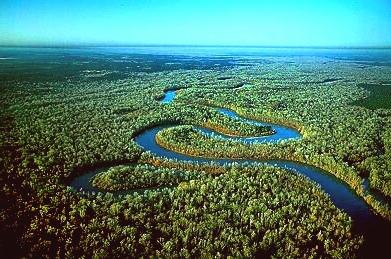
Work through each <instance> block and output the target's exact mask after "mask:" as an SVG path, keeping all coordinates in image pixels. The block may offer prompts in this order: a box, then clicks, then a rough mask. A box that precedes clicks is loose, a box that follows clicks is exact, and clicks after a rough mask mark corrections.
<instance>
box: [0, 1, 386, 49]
mask: <svg viewBox="0 0 391 259" xmlns="http://www.w3.org/2000/svg"><path fill="white" fill-rule="evenodd" d="M139 44H141V45H145V44H146V45H150V44H151V45H154V44H158V45H241V46H247V45H248V46H298V47H363V46H376V47H385V46H386V47H390V46H391V0H325V1H321V0H237V1H234V0H193V1H191V0H160V1H159V0H127V1H125V0H67V1H64V0H0V45H28V46H31V45H50V46H52V45H53V46H57V45H60V46H63V45H65V46H68V45H139Z"/></svg>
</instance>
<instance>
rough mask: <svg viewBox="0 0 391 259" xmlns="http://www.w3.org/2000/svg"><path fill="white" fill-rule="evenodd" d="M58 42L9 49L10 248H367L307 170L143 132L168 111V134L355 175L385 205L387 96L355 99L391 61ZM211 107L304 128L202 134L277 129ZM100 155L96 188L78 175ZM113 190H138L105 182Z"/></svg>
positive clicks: (389, 179)
mask: <svg viewBox="0 0 391 259" xmlns="http://www.w3.org/2000/svg"><path fill="white" fill-rule="evenodd" d="M42 51H44V50H42ZM55 53H56V52H55ZM57 54H58V53H57ZM57 54H56V55H57ZM53 55H54V54H53ZM59 56H61V55H59ZM59 56H56V57H55V58H53V57H52V58H51V57H50V55H49V57H46V59H42V60H39V62H36V63H34V61H31V60H27V61H26V62H23V60H24V59H23V57H22V56H21V57H20V58H19V59H16V60H8V61H4V62H3V64H0V66H1V67H2V68H3V69H2V72H1V73H0V78H1V81H0V84H1V85H0V87H1V95H0V98H1V99H0V104H1V118H0V123H1V178H0V180H1V186H2V191H1V207H2V209H1V212H0V223H1V224H0V225H1V235H0V236H1V246H0V249H1V250H4V251H6V250H7V253H9V254H12V255H19V256H33V257H35V256H66V257H79V256H81V255H84V256H87V257H89V256H98V257H113V256H114V257H121V256H128V257H134V256H162V257H168V256H176V257H190V256H208V255H217V256H219V255H222V256H226V255H232V256H237V257H243V256H244V257H249V256H265V257H266V256H275V257H286V256H287V255H290V256H292V257H307V256H321V257H330V256H332V257H342V258H346V257H352V256H355V255H357V253H358V252H359V248H360V246H362V244H363V242H365V241H363V240H364V239H365V237H363V236H361V235H360V233H356V232H355V231H354V222H352V220H351V219H350V217H349V216H348V215H347V214H346V213H345V212H344V211H342V210H340V209H338V208H336V207H335V206H334V205H333V203H332V202H331V201H330V199H329V197H327V195H326V194H325V193H324V192H323V191H322V190H321V189H320V188H319V186H317V185H316V184H314V183H313V182H311V181H309V180H308V179H306V178H305V177H301V176H298V175H296V174H294V173H292V172H289V171H287V170H282V169H277V168H273V167H269V166H261V165H260V166H258V167H246V166H235V165H232V166H226V167H220V166H215V167H213V166H211V167H205V166H201V165H197V164H193V165H190V164H181V163H173V162H172V161H166V160H165V159H161V158H158V157H155V156H153V154H149V153H147V152H145V150H143V149H142V148H141V147H140V146H138V145H137V144H136V143H135V142H134V137H135V136H137V134H139V133H140V132H142V131H143V130H145V129H147V128H150V127H152V126H154V125H160V124H165V123H177V124H182V126H178V127H176V128H170V129H166V130H163V131H161V132H160V133H159V134H158V136H157V141H158V142H159V144H161V145H162V146H163V147H166V148H169V149H172V150H176V151H179V152H181V153H185V154H188V155H202V156H208V157H221V156H224V157H232V158H238V157H243V158H257V159H261V158H265V159H268V158H273V159H277V158H280V159H287V160H294V161H300V162H305V163H308V164H311V165H314V166H317V167H320V168H322V169H325V170H326V171H329V172H330V173H331V174H333V175H335V176H336V177H338V178H339V179H341V180H342V181H344V182H346V183H347V184H348V185H349V186H350V187H351V188H352V189H353V190H354V191H355V192H356V193H357V195H359V196H360V197H362V198H363V199H365V200H366V202H367V203H368V204H369V205H370V206H371V208H372V210H373V211H374V212H375V213H378V214H379V215H381V216H382V217H383V218H388V219H391V208H390V206H389V204H390V203H389V200H390V199H391V110H389V109H386V108H384V107H382V108H379V109H367V108H366V107H362V106H359V105H357V104H358V103H357V102H358V100H365V98H368V97H369V96H371V91H368V90H366V89H364V88H363V87H362V85H361V84H362V83H365V84H377V85H382V87H389V83H387V82H390V81H391V67H390V66H387V65H382V64H380V65H379V64H371V63H370V62H366V63H365V65H363V64H362V63H360V62H353V61H352V60H345V59H334V58H331V57H330V56H287V57H282V56H279V57H277V56H270V57H258V58H254V57H253V58H248V59H246V58H237V57H236V58H235V57H216V58H210V57H209V58H198V59H194V61H192V59H189V58H184V57H175V56H172V57H170V56H164V55H161V56H159V55H157V56H153V55H128V56H127V57H126V58H125V59H123V58H121V57H119V56H116V55H114V54H112V55H101V54H99V55H98V54H97V55H95V54H91V52H86V53H84V54H83V53H80V52H77V54H74V56H72V55H69V56H67V55H65V56H66V58H61V57H59ZM118 60H122V62H113V61H118ZM58 62H59V63H58ZM244 84H245V85H244ZM238 86H240V87H239V88H238ZM241 86H244V87H241ZM166 89H178V90H177V95H176V97H175V100H174V101H173V102H172V103H169V104H161V103H160V101H159V100H161V98H162V97H163V96H164V90H166ZM215 107H226V108H230V109H232V110H234V111H236V112H237V113H239V114H240V115H243V116H244V117H248V118H255V119H259V120H264V121H269V122H273V123H280V124H282V125H286V126H289V127H294V128H296V129H297V130H299V131H300V133H301V134H302V136H303V137H302V139H300V140H299V141H283V142H281V143H278V144H252V145H248V144H245V143H241V142H235V141H227V140H223V139H219V138H213V137H208V136H205V135H202V134H200V132H199V131H197V130H196V129H195V128H194V126H200V127H207V128H211V129H214V130H216V131H217V132H221V133H225V134H228V135H236V136H252V135H268V134H273V131H272V130H271V129H270V128H269V127H256V126H254V125H249V124H246V123H243V122H242V121H238V120H235V119H232V118H229V117H227V116H224V115H223V114H221V113H219V112H218V111H216V108H215ZM125 164H126V165H125ZM121 165H122V166H121ZM102 166H105V167H107V168H108V169H107V170H103V171H102V172H100V173H99V174H97V175H96V176H95V177H94V178H93V180H92V184H93V186H95V187H96V188H97V190H98V191H96V192H94V193H89V192H84V193H83V192H79V191H76V190H74V189H72V188H70V187H69V183H70V182H71V181H72V180H73V179H75V177H78V176H80V175H83V174H84V173H85V172H86V171H88V170H90V169H94V168H100V167H102ZM364 179H367V180H366V181H368V183H369V186H370V189H371V190H372V191H373V193H376V196H375V195H370V194H368V193H367V191H366V190H365V188H364V187H363V181H364ZM129 190H130V192H129ZM132 190H134V192H132ZM99 191H100V192H99ZM116 191H128V192H125V194H121V195H114V194H111V193H110V192H116ZM378 197H381V200H382V202H380V201H379V199H378Z"/></svg>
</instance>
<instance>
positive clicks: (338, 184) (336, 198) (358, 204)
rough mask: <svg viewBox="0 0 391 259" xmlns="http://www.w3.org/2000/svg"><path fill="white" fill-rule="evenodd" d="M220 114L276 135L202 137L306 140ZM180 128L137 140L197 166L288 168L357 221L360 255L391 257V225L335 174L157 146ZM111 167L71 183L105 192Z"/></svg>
mask: <svg viewBox="0 0 391 259" xmlns="http://www.w3.org/2000/svg"><path fill="white" fill-rule="evenodd" d="M176 93H177V90H176V89H173V90H166V91H165V96H164V98H163V99H161V100H160V103H161V104H170V103H171V102H173V101H174V99H175V97H176ZM216 109H217V111H219V112H220V113H222V114H223V115H225V116H228V117H231V118H234V119H237V120H242V121H244V122H246V123H250V124H255V125H263V126H271V127H272V128H273V130H274V132H275V133H274V134H273V135H267V136H255V137H236V136H228V135H224V134H222V133H218V132H215V131H213V130H211V129H207V128H202V127H195V128H196V129H197V130H198V131H200V132H201V133H202V134H204V135H207V136H210V137H219V138H223V139H227V140H236V141H241V142H244V143H246V144H252V143H276V144H278V142H280V141H282V140H285V141H286V140H292V141H295V140H296V141H297V140H300V139H301V138H302V135H301V134H300V132H299V131H297V130H296V129H293V128H289V127H285V126H283V125H278V124H273V123H266V122H261V121H255V120H251V119H247V118H243V117H241V116H240V115H238V114H237V113H236V112H234V111H232V110H229V109H225V108H216ZM175 126H178V125H177V124H176V125H175V124H171V125H170V124H168V125H167V124H164V125H158V126H154V127H152V128H148V129H146V130H145V131H143V132H141V133H140V134H139V135H137V136H136V137H135V138H134V141H135V142H136V143H137V144H138V145H139V146H140V147H141V148H142V149H144V150H145V151H149V152H150V153H152V154H153V155H154V156H157V157H162V158H167V159H175V160H177V161H179V162H196V163H201V164H202V163H211V162H213V163H215V164H218V165H226V164H230V163H235V164H238V165H251V164H255V163H256V164H259V163H262V164H265V165H269V166H274V167H278V168H283V169H287V170H289V171H292V173H296V174H300V175H304V176H306V177H307V178H308V179H310V180H311V181H313V182H315V183H317V184H318V185H319V186H320V188H321V189H322V190H323V191H324V192H326V193H327V194H328V195H329V197H330V199H331V201H332V202H333V203H334V205H335V206H336V207H337V208H339V209H341V210H343V211H344V212H346V213H347V214H348V215H349V216H350V217H351V218H352V220H353V228H354V231H355V232H356V233H359V234H362V235H363V236H364V239H365V242H364V245H363V247H362V251H361V253H360V255H361V256H363V257H365V258H367V257H370V258H387V257H388V256H389V253H388V251H389V245H390V244H391V241H389V240H391V238H390V235H391V224H390V223H389V222H387V221H386V220H384V219H383V218H381V217H380V216H378V215H376V214H375V213H373V211H372V210H371V207H370V206H369V205H368V204H367V203H366V202H365V201H364V200H363V199H362V198H361V197H360V196H358V195H357V194H356V193H355V191H354V190H352V189H351V188H350V187H349V186H348V185H347V184H346V183H345V182H343V181H341V180H339V179H338V178H336V177H335V176H334V175H332V174H330V173H328V172H326V171H324V170H322V169H320V168H317V167H314V166H311V165H308V164H303V163H299V162H294V161H288V160H255V159H232V158H205V157H197V156H188V155H185V154H181V153H177V152H175V151H172V150H168V149H166V148H164V147H162V146H160V145H158V144H157V143H156V134H157V133H158V132H159V131H161V130H163V129H166V128H170V127H175ZM109 168H110V167H101V168H96V169H95V170H90V171H87V172H84V173H83V174H82V175H80V176H78V177H76V178H75V179H73V181H72V182H71V187H72V188H73V189H74V190H78V191H83V192H104V191H102V190H99V189H97V188H95V187H94V186H92V184H91V182H92V179H93V177H94V176H95V175H96V174H97V173H99V172H102V171H105V170H107V169H109ZM135 191H137V190H128V191H118V192H114V193H113V194H127V193H132V192H135Z"/></svg>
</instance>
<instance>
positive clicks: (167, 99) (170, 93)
mask: <svg viewBox="0 0 391 259" xmlns="http://www.w3.org/2000/svg"><path fill="white" fill-rule="evenodd" d="M164 93H165V95H164V97H163V99H161V100H160V103H162V104H168V103H171V102H172V101H173V100H174V98H175V96H176V91H175V90H167V91H165V92H164Z"/></svg>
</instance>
